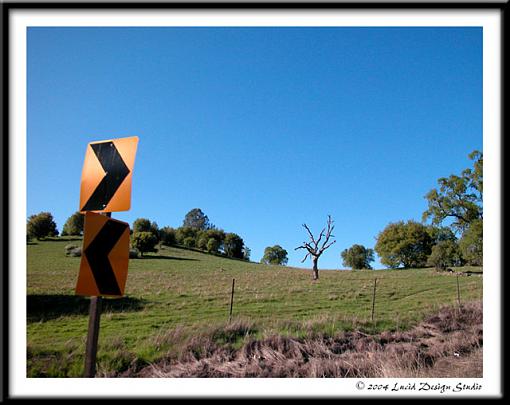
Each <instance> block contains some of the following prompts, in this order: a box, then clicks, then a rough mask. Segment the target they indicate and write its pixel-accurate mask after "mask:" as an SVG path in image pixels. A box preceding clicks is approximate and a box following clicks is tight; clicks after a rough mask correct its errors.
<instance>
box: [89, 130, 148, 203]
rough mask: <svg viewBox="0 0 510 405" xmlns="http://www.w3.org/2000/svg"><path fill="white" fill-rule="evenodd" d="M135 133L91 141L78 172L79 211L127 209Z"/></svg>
mask: <svg viewBox="0 0 510 405" xmlns="http://www.w3.org/2000/svg"><path fill="white" fill-rule="evenodd" d="M137 146H138V137H137V136H133V137H129V138H118V139H110V140H106V141H98V142H91V143H89V144H88V146H87V151H86V152H85V161H84V163H83V170H82V175H81V188H80V211H82V212H83V211H96V212H114V211H128V210H129V209H130V207H131V180H132V175H133V167H134V164H135V155H136V148H137Z"/></svg>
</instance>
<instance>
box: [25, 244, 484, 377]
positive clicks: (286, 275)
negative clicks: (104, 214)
mask: <svg viewBox="0 0 510 405" xmlns="http://www.w3.org/2000/svg"><path fill="white" fill-rule="evenodd" d="M69 243H74V244H81V241H79V240H77V241H69V240H63V241H57V240H55V241H39V242H37V243H34V244H30V245H28V246H27V250H28V252H27V255H28V256H27V260H28V262H27V263H28V268H27V270H28V280H27V294H28V296H27V341H28V349H27V351H28V353H27V356H28V357H27V358H28V369H27V375H28V376H33V377H36V376H51V377H59V376H69V377H78V376H80V375H81V373H82V371H83V354H84V344H85V339H86V333H87V323H88V302H89V301H88V298H84V297H78V296H75V295H74V288H75V284H76V280H77V277H78V270H79V263H80V258H72V257H66V256H65V254H64V246H66V245H67V244H69ZM319 266H320V262H319ZM464 270H466V269H464ZM467 270H471V271H479V269H472V268H471V269H467ZM375 277H377V291H376V300H375V319H374V322H371V310H372V294H373V287H374V278H375ZM233 278H235V295H234V310H233V316H234V318H236V320H239V319H241V320H244V321H245V322H247V323H248V324H249V325H250V327H249V328H248V329H243V332H242V334H239V333H238V334H234V335H232V334H231V335H225V334H222V333H220V332H219V331H221V330H223V329H222V328H224V326H225V325H226V324H227V323H228V318H229V307H230V293H231V286H232V279H233ZM456 280H457V277H455V276H453V275H451V274H446V273H445V274H439V273H436V272H435V271H434V270H432V269H416V270H384V271H356V272H353V271H321V272H320V280H319V281H318V282H312V281H311V275H310V272H309V271H305V270H302V269H296V268H290V267H279V266H266V265H261V264H256V263H247V262H243V261H239V260H232V259H226V258H221V257H216V256H212V255H208V254H203V253H199V252H194V251H189V250H184V249H177V248H164V249H163V250H160V251H159V252H158V253H157V254H151V255H148V256H147V257H146V258H144V259H135V260H130V265H129V274H128V280H127V284H126V296H125V297H123V298H121V299H108V300H105V302H104V306H103V312H102V316H101V329H100V336H99V352H98V374H99V375H108V374H109V373H112V372H119V371H122V370H125V369H127V368H129V367H133V366H137V365H138V366H142V365H144V364H148V363H149V362H153V361H156V360H158V359H159V358H161V357H164V356H172V355H175V356H177V355H178V353H179V350H180V347H181V346H180V345H182V344H184V343H185V342H186V341H187V340H189V338H190V337H192V336H194V335H196V334H198V333H201V332H202V331H207V330H209V331H210V330H215V331H218V333H216V334H215V336H216V340H217V341H218V342H220V343H221V342H223V343H225V344H228V345H231V346H232V347H238V346H239V345H241V344H242V343H243V341H245V339H247V338H248V337H256V338H264V337H266V336H271V335H273V334H280V335H286V336H294V337H299V336H301V335H303V334H305V333H309V332H310V331H315V332H317V333H322V334H325V335H328V334H329V335H333V334H335V333H336V332H338V331H339V330H354V329H360V330H363V331H365V332H369V333H372V332H380V331H383V330H402V329H407V328H409V327H411V326H412V325H415V324H416V323H417V322H418V321H420V320H422V319H423V317H424V316H425V315H426V314H429V313H431V312H432V311H434V310H437V309H438V308H439V307H440V306H441V305H444V304H455V303H456V302H457V282H456ZM459 284H460V292H461V300H462V301H474V300H479V299H481V297H482V277H481V275H480V274H473V275H471V276H462V277H459Z"/></svg>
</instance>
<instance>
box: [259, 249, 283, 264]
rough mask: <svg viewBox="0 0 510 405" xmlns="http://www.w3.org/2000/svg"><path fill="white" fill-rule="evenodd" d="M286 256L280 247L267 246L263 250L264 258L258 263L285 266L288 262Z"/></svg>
mask: <svg viewBox="0 0 510 405" xmlns="http://www.w3.org/2000/svg"><path fill="white" fill-rule="evenodd" d="M287 254H288V253H287V251H286V250H285V249H284V248H282V247H281V246H280V245H274V246H268V247H266V248H265V249H264V256H263V257H262V259H261V260H260V262H261V263H264V264H277V265H282V266H285V265H286V264H287V262H288V260H289V259H288V257H287Z"/></svg>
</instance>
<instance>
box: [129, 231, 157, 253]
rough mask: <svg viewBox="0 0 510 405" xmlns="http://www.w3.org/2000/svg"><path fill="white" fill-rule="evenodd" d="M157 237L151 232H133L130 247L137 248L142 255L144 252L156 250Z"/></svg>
mask: <svg viewBox="0 0 510 405" xmlns="http://www.w3.org/2000/svg"><path fill="white" fill-rule="evenodd" d="M157 243H158V238H157V237H156V235H154V234H153V233H152V232H133V235H132V236H131V247H132V248H133V249H137V250H138V251H139V252H140V254H141V255H142V257H143V254H144V253H147V252H157V250H156V245H157Z"/></svg>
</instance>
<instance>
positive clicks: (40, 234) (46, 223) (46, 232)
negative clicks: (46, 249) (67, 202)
mask: <svg viewBox="0 0 510 405" xmlns="http://www.w3.org/2000/svg"><path fill="white" fill-rule="evenodd" d="M57 235H58V230H57V224H56V223H55V221H54V220H53V215H51V213H50V212H40V213H39V214H35V215H31V216H30V217H29V218H28V220H27V236H28V237H29V238H36V239H41V238H45V237H47V236H57Z"/></svg>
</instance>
